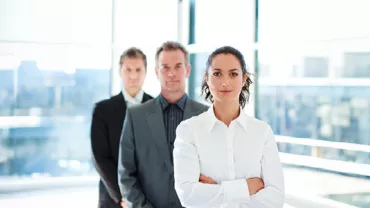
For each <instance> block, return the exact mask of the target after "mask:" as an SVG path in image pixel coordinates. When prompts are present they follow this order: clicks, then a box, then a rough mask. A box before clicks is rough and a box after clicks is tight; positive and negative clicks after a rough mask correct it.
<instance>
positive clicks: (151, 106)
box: [118, 42, 208, 208]
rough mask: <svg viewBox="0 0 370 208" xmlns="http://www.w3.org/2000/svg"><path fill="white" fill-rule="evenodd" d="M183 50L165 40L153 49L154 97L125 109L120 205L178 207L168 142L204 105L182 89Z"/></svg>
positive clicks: (184, 72)
mask: <svg viewBox="0 0 370 208" xmlns="http://www.w3.org/2000/svg"><path fill="white" fill-rule="evenodd" d="M189 74H190V65H189V64H188V52H187V51H186V49H185V48H184V47H183V46H182V45H181V44H179V43H176V42H166V43H164V44H163V45H162V46H161V47H160V48H159V49H158V51H157V53H156V75H157V77H158V79H159V81H160V84H161V93H160V95H159V96H158V97H157V98H155V99H153V100H150V101H148V102H146V103H144V104H142V105H140V106H134V107H133V108H130V109H128V111H127V115H126V119H125V124H124V127H123V130H122V136H121V142H120V151H119V162H118V177H119V186H120V190H121V194H122V203H121V205H122V207H134V208H154V207H155V208H179V207H182V206H181V204H180V201H179V199H178V196H177V193H176V191H175V188H174V174H173V157H172V151H173V144H174V141H175V137H176V135H175V131H176V127H177V126H178V125H179V123H180V122H181V121H183V120H185V119H188V118H190V117H192V116H195V115H199V114H200V113H203V112H204V111H206V110H207V109H208V107H207V106H205V105H203V104H200V103H198V102H196V101H194V100H192V99H190V98H189V97H188V96H187V94H186V93H185V82H186V78H187V77H188V76H189Z"/></svg>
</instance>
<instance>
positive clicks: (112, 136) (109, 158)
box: [91, 93, 153, 208]
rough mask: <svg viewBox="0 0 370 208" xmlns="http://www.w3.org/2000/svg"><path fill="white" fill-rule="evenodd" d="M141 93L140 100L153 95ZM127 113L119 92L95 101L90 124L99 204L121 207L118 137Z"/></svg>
mask: <svg viewBox="0 0 370 208" xmlns="http://www.w3.org/2000/svg"><path fill="white" fill-rule="evenodd" d="M152 98H153V97H151V96H150V95H148V94H146V93H144V95H143V102H146V101H148V100H150V99H152ZM125 115H126V102H125V99H124V97H123V95H122V93H119V94H118V95H116V96H113V97H111V98H110V99H107V100H103V101H101V102H99V103H97V104H96V105H95V109H94V113H93V117H92V124H91V147H92V153H93V162H94V165H95V167H96V170H97V171H98V173H99V175H100V179H101V180H100V184H99V207H101V208H103V207H109V208H110V207H120V206H119V202H120V200H121V194H120V191H119V187H118V180H117V164H118V149H119V141H120V138H121V133H122V126H123V121H124V119H125Z"/></svg>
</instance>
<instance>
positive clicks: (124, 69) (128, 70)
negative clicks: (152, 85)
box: [120, 58, 146, 94]
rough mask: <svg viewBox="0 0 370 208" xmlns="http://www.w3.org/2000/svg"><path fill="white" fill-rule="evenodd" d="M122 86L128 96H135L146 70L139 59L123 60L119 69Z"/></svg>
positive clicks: (140, 86)
mask: <svg viewBox="0 0 370 208" xmlns="http://www.w3.org/2000/svg"><path fill="white" fill-rule="evenodd" d="M120 75H121V78H122V81H123V86H124V88H125V90H126V91H127V92H128V93H129V94H132V93H133V94H135V93H137V92H138V91H140V89H141V88H142V86H143V84H144V80H145V75H146V69H145V64H144V60H143V59H141V58H124V59H123V64H122V66H121V69H120Z"/></svg>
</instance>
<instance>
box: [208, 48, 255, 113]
mask: <svg viewBox="0 0 370 208" xmlns="http://www.w3.org/2000/svg"><path fill="white" fill-rule="evenodd" d="M220 54H231V55H233V56H235V57H236V58H237V59H238V60H239V62H240V66H241V67H242V72H243V76H244V75H245V74H248V78H247V80H246V82H245V83H244V85H243V87H242V91H241V92H240V95H239V104H240V106H242V108H244V106H245V104H246V103H247V102H248V101H249V96H250V92H249V87H250V85H251V84H252V83H253V82H252V79H251V78H250V76H251V73H250V72H248V70H247V66H246V63H245V60H244V57H243V54H242V53H241V52H240V51H238V50H237V49H235V48H233V47H231V46H223V47H221V48H217V49H216V50H215V51H213V52H212V53H211V55H209V57H208V60H207V68H206V76H208V70H209V67H210V66H211V64H212V61H213V59H214V58H215V57H216V56H217V55H220ZM201 91H202V95H203V94H205V95H206V97H205V99H206V100H210V101H211V102H213V96H212V94H211V92H210V90H209V86H208V84H207V82H206V77H204V78H203V82H202V89H201Z"/></svg>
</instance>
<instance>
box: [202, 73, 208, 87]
mask: <svg viewBox="0 0 370 208" xmlns="http://www.w3.org/2000/svg"><path fill="white" fill-rule="evenodd" d="M203 77H204V79H205V80H206V82H207V84H208V73H207V72H204V75H203Z"/></svg>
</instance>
